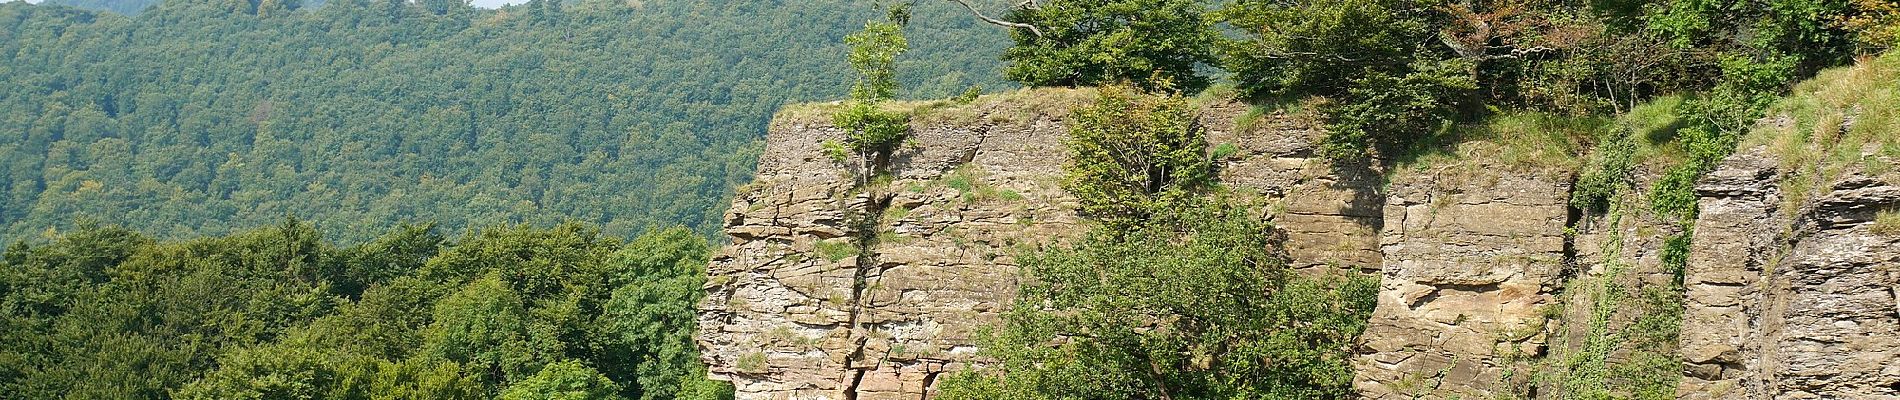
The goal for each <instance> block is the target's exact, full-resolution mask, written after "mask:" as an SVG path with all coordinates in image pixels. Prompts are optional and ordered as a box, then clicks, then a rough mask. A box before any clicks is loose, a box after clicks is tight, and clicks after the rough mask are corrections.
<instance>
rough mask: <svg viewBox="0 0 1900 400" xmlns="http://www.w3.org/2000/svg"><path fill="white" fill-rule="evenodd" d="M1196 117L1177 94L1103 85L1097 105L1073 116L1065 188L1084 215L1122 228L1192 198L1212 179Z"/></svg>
mask: <svg viewBox="0 0 1900 400" xmlns="http://www.w3.org/2000/svg"><path fill="white" fill-rule="evenodd" d="M1196 120H1197V118H1196V115H1195V111H1194V109H1193V107H1190V106H1188V104H1187V100H1186V99H1184V98H1182V97H1181V96H1180V95H1172V94H1168V95H1150V94H1144V93H1141V92H1139V91H1137V90H1135V89H1131V88H1128V87H1121V86H1109V87H1104V88H1102V89H1101V95H1100V96H1099V97H1098V98H1097V99H1096V101H1095V104H1093V105H1090V106H1088V107H1083V108H1081V109H1079V110H1076V111H1075V115H1074V118H1073V121H1074V122H1073V125H1071V128H1070V130H1069V139H1068V146H1069V150H1070V152H1071V157H1070V159H1069V164H1068V165H1067V166H1065V168H1064V169H1065V170H1066V171H1067V175H1066V176H1065V179H1064V180H1063V188H1064V189H1067V190H1068V191H1069V192H1071V193H1075V195H1076V198H1078V199H1079V200H1080V202H1081V208H1082V213H1083V214H1086V215H1088V216H1090V217H1094V218H1095V219H1096V220H1099V221H1101V222H1102V223H1103V224H1106V225H1109V226H1110V227H1112V228H1115V229H1122V230H1126V229H1128V228H1130V227H1132V226H1133V225H1135V224H1139V223H1141V222H1142V221H1144V220H1146V219H1148V217H1149V216H1150V215H1152V214H1153V213H1154V212H1155V211H1156V210H1158V209H1161V208H1166V207H1174V206H1176V204H1174V203H1178V202H1179V201H1181V200H1184V199H1189V198H1192V197H1194V196H1195V192H1197V191H1199V190H1201V189H1205V188H1207V187H1208V186H1209V185H1210V184H1211V178H1212V177H1213V164H1212V162H1211V161H1210V160H1209V159H1208V157H1207V154H1206V149H1207V138H1206V137H1205V133H1204V132H1203V131H1202V128H1201V126H1200V124H1199V123H1198V122H1197V121H1196Z"/></svg>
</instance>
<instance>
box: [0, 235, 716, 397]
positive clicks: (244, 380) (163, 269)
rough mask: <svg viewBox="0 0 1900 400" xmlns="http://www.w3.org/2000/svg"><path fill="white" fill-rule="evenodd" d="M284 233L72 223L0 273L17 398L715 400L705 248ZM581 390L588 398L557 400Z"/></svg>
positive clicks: (3, 344) (18, 250) (0, 325)
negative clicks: (699, 315)
mask: <svg viewBox="0 0 1900 400" xmlns="http://www.w3.org/2000/svg"><path fill="white" fill-rule="evenodd" d="M320 237H321V234H320V233H318V232H317V231H316V230H315V229H313V228H312V227H311V225H310V224H308V223H304V222H299V221H295V220H289V221H284V222H282V223H280V224H278V225H277V226H274V227H266V228H260V229H255V230H251V231H245V232H240V233H235V234H231V235H229V236H222V237H209V238H201V239H191V240H182V241H160V240H154V239H152V238H149V237H147V236H144V235H141V234H138V233H135V232H132V231H128V230H125V229H121V228H112V227H101V226H82V227H79V228H77V229H75V230H73V231H70V232H68V233H67V234H66V235H64V236H61V237H60V238H58V239H57V240H52V241H48V242H45V243H42V244H36V245H27V244H23V243H15V244H14V245H12V246H10V247H8V248H7V249H6V251H5V253H4V255H3V256H0V265H3V266H4V268H0V393H5V395H4V396H0V397H6V398H17V399H57V398H70V399H158V398H183V399H319V398H320V399H483V398H495V397H497V396H499V397H502V398H516V399H548V398H566V399H579V398H585V399H609V398H627V399H674V398H681V399H716V398H722V397H726V398H729V397H730V396H731V394H730V390H731V389H730V388H729V386H727V387H722V384H718V383H714V382H710V381H706V380H705V372H704V367H702V366H700V365H699V361H698V358H697V355H698V352H697V350H696V349H694V347H693V343H692V332H693V326H694V325H693V312H692V305H693V303H694V302H696V301H697V300H698V299H699V297H700V286H701V285H702V284H703V283H704V282H705V277H704V269H705V264H706V257H707V254H708V244H707V242H706V240H705V239H703V238H702V237H701V236H700V235H698V234H697V233H694V232H692V231H689V230H686V229H683V228H676V229H670V230H660V231H655V232H654V233H650V234H647V235H644V236H641V237H640V238H638V239H635V240H633V241H632V242H631V243H623V242H622V241H621V240H620V239H616V238H613V237H611V236H607V235H603V234H601V233H600V232H599V231H598V230H596V229H591V228H585V227H582V226H580V225H577V224H564V225H559V226H555V227H550V228H531V227H497V228H492V229H485V230H481V231H480V232H477V233H470V234H468V235H466V236H462V237H460V238H457V239H454V240H449V239H446V238H444V237H443V236H442V235H441V234H440V233H438V232H437V231H436V230H434V229H432V228H431V227H428V226H405V227H399V228H396V229H393V230H391V231H389V232H388V233H385V234H383V235H381V236H379V237H377V238H376V239H374V240H371V241H368V242H365V243H362V244H358V245H352V246H347V247H339V246H335V245H332V244H330V243H329V242H327V241H324V240H322V239H320ZM573 393H586V394H588V397H560V396H562V395H564V394H573Z"/></svg>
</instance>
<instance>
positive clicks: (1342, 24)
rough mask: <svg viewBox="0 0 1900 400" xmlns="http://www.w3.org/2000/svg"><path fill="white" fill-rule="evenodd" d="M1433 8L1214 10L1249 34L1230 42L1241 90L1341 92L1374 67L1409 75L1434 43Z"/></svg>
mask: <svg viewBox="0 0 1900 400" xmlns="http://www.w3.org/2000/svg"><path fill="white" fill-rule="evenodd" d="M1429 7H1431V3H1430V2H1427V1H1420V0H1346V1H1294V2H1281V1H1236V2H1233V3H1231V4H1229V5H1228V6H1226V7H1224V8H1222V9H1220V10H1219V11H1217V12H1216V13H1215V14H1214V15H1215V17H1216V18H1217V19H1219V20H1220V21H1222V22H1226V23H1228V24H1232V25H1233V26H1235V27H1236V28H1239V29H1240V30H1242V31H1243V32H1244V33H1245V34H1246V35H1247V36H1248V40H1246V41H1232V42H1228V43H1225V45H1224V46H1223V47H1222V53H1223V54H1222V55H1223V57H1222V58H1223V61H1224V62H1225V65H1224V66H1225V67H1226V68H1227V70H1228V71H1230V72H1233V74H1234V77H1233V79H1234V82H1235V87H1236V88H1237V89H1239V90H1240V93H1241V95H1243V96H1246V97H1263V96H1279V95H1286V94H1318V95H1334V96H1337V95H1344V94H1346V93H1347V91H1349V90H1351V89H1352V88H1353V87H1354V85H1353V84H1352V83H1353V81H1354V80H1356V79H1359V78H1360V77H1363V76H1367V75H1369V74H1372V73H1378V74H1381V75H1385V76H1388V77H1390V76H1404V75H1405V71H1406V69H1407V67H1408V65H1409V64H1410V63H1411V61H1410V60H1412V59H1413V58H1414V57H1415V56H1416V54H1418V53H1419V52H1420V51H1421V50H1423V49H1422V46H1424V45H1425V44H1427V43H1430V38H1431V35H1432V34H1433V32H1432V26H1431V21H1429V20H1427V19H1426V15H1428V14H1429V13H1428V12H1427V11H1426V10H1427V9H1429Z"/></svg>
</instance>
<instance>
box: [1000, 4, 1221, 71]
mask: <svg viewBox="0 0 1900 400" xmlns="http://www.w3.org/2000/svg"><path fill="white" fill-rule="evenodd" d="M1037 3H1038V4H1039V6H1038V7H1032V8H1019V9H1016V10H1015V11H1014V12H1012V13H1010V14H1009V15H1008V16H1007V17H1005V19H1006V20H1008V21H1010V22H1015V23H1022V24H1029V25H1032V26H1035V27H1037V30H1038V31H1040V32H1041V34H1039V35H1038V34H1036V33H1034V32H1032V31H1030V30H1027V29H1015V30H1013V31H1012V32H1011V37H1013V38H1015V40H1016V46H1014V47H1011V48H1009V49H1008V50H1007V51H1005V52H1003V59H1004V60H1006V61H1008V62H1009V67H1008V68H1007V69H1005V70H1004V72H1003V73H1004V75H1005V76H1007V77H1008V78H1009V79H1010V80H1014V81H1017V82H1022V83H1023V84H1026V85H1031V86H1102V85H1114V84H1123V83H1132V84H1134V85H1135V86H1137V87H1140V88H1142V89H1145V90H1162V89H1178V90H1183V91H1186V92H1189V93H1193V92H1199V91H1200V90H1201V89H1203V88H1206V87H1207V86H1208V84H1209V83H1210V82H1211V81H1210V80H1209V79H1208V78H1207V77H1206V76H1204V75H1202V74H1201V73H1200V72H1199V71H1197V70H1196V69H1197V68H1199V67H1201V66H1203V65H1211V64H1214V63H1215V59H1214V46H1215V43H1216V41H1218V40H1220V34H1219V32H1218V31H1216V30H1215V29H1214V27H1213V24H1212V23H1211V22H1210V21H1208V20H1207V19H1206V18H1205V17H1204V14H1206V12H1207V11H1206V6H1205V5H1203V2H1201V1H1196V0H1045V1H1039V2H1037Z"/></svg>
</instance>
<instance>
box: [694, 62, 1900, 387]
mask: <svg viewBox="0 0 1900 400" xmlns="http://www.w3.org/2000/svg"><path fill="white" fill-rule="evenodd" d="M1090 96H1092V93H1091V92H1088V91H1075V90H1037V91H1027V92H1021V93H1016V94H1010V95H1002V96H990V97H985V98H984V99H982V100H980V101H978V102H977V103H975V104H971V105H948V106H942V105H939V106H931V107H934V108H930V109H927V110H924V111H921V112H920V114H919V117H917V119H916V120H914V122H913V134H914V136H915V139H914V141H913V143H911V144H908V145H906V146H905V147H904V148H903V149H902V150H900V151H898V152H897V154H895V155H894V158H893V160H892V162H891V164H890V166H889V171H888V172H889V175H890V176H891V179H890V180H889V181H888V182H885V181H873V182H864V181H861V179H860V178H861V177H859V176H855V175H854V173H853V172H852V171H853V170H854V168H853V166H852V165H848V164H847V163H843V162H839V161H835V160H833V159H831V158H829V157H827V156H825V155H824V151H823V149H822V147H823V145H822V144H823V143H825V142H826V141H829V140H838V139H840V138H841V137H842V134H843V133H842V132H841V131H839V130H838V129H836V128H834V127H832V126H830V123H829V121H828V117H826V116H825V113H824V110H823V109H822V107H819V108H820V109H818V110H803V111H795V112H787V113H784V114H781V116H780V118H779V119H778V121H776V122H775V123H774V125H773V126H772V129H771V131H770V134H769V136H768V138H767V142H766V143H767V148H766V149H765V152H764V154H763V155H762V156H761V160H760V166H759V174H758V177H757V178H756V181H755V183H754V184H752V185H749V186H747V187H746V188H744V189H743V190H742V191H741V192H740V193H739V194H738V198H737V199H735V201H734V204H733V206H732V208H731V209H730V210H729V211H728V212H727V217H726V225H727V226H726V232H727V233H728V234H729V235H730V236H731V237H732V243H731V244H730V245H728V246H726V248H725V249H723V250H722V251H721V252H720V253H719V254H718V255H716V257H715V258H714V260H713V262H712V264H711V266H710V268H709V271H708V273H709V282H708V284H707V287H706V291H707V297H706V300H705V301H704V303H702V304H701V306H700V308H701V312H700V335H699V345H700V347H701V350H702V354H703V357H704V359H705V361H706V362H707V363H708V365H709V366H710V370H711V373H712V375H713V376H714V377H715V378H717V379H723V380H730V381H732V382H733V383H734V384H735V385H736V386H737V388H738V390H739V397H740V398H741V399H838V400H842V399H900V398H901V399H917V398H929V397H930V396H931V395H932V393H934V392H933V390H934V384H935V382H936V378H937V377H938V376H940V375H941V374H942V373H944V372H946V371H950V370H955V369H958V368H966V367H968V366H970V365H971V364H973V363H980V362H981V359H979V358H977V351H978V349H977V347H976V342H975V339H974V337H973V336H974V332H975V331H976V330H977V329H980V328H981V327H983V326H987V325H989V324H992V323H994V322H995V321H996V319H997V315H998V313H999V312H1000V311H1001V310H1002V309H1003V308H1005V307H1006V306H1007V305H1008V304H1009V302H1010V301H1011V299H1012V297H1013V296H1014V290H1015V287H1016V285H1017V281H1016V279H1017V265H1016V264H1015V260H1014V259H1013V258H1012V257H1011V255H1012V254H1013V253H1014V252H1015V251H1017V250H1018V249H1022V248H1026V247H1027V246H1032V245H1035V244H1038V243H1048V242H1049V241H1059V240H1063V239H1064V238H1068V237H1073V236H1074V235H1076V234H1079V233H1081V232H1082V231H1083V230H1084V229H1085V227H1084V226H1083V225H1082V222H1081V220H1080V219H1079V218H1078V217H1077V216H1076V215H1075V214H1074V212H1073V209H1074V201H1075V199H1074V198H1073V197H1071V196H1070V195H1068V194H1067V193H1066V192H1064V191H1063V190H1062V189H1061V188H1060V187H1059V183H1058V181H1057V180H1058V179H1059V177H1060V176H1061V168H1062V163H1063V162H1064V161H1065V156H1066V151H1065V148H1064V146H1063V145H1062V142H1061V141H1062V138H1063V137H1064V136H1065V135H1066V132H1067V127H1066V125H1065V124H1064V123H1065V119H1066V118H1067V116H1068V115H1069V112H1070V110H1072V109H1073V108H1074V107H1076V106H1079V105H1081V104H1084V103H1085V102H1086V101H1088V99H1089V98H1090ZM1202 110H1203V113H1202V118H1203V123H1204V124H1205V125H1206V127H1207V128H1208V139H1209V140H1208V141H1209V142H1210V144H1212V145H1215V146H1220V145H1231V146H1232V147H1233V148H1234V149H1236V150H1237V152H1236V153H1235V154H1234V155H1233V156H1232V157H1229V158H1228V159H1226V160H1222V161H1221V162H1222V165H1221V170H1220V180H1221V181H1222V182H1223V184H1225V185H1227V186H1229V187H1233V188H1237V189H1239V190H1241V191H1245V192H1250V193H1254V194H1257V195H1259V196H1260V197H1261V198H1263V199H1265V200H1267V201H1268V202H1269V204H1272V206H1271V210H1270V211H1271V212H1270V215H1271V218H1272V219H1273V220H1274V222H1275V225H1276V227H1277V228H1278V229H1280V230H1281V232H1279V233H1280V234H1282V235H1283V236H1282V238H1283V239H1284V248H1285V250H1286V252H1287V254H1288V256H1289V258H1290V261H1291V263H1292V265H1293V266H1294V267H1296V268H1300V269H1302V270H1305V271H1327V270H1336V269H1358V270H1362V271H1366V272H1369V273H1378V274H1380V275H1381V277H1382V290H1381V293H1380V294H1379V298H1378V308H1377V310H1376V311H1375V313H1374V316H1373V318H1372V320H1371V321H1369V324H1368V330H1367V331H1366V332H1365V334H1364V335H1362V337H1361V339H1360V341H1359V342H1360V344H1359V346H1357V347H1356V348H1355V349H1353V350H1354V352H1355V353H1356V356H1355V359H1354V365H1355V368H1356V369H1357V370H1358V374H1357V376H1356V377H1355V379H1354V386H1355V388H1356V389H1357V391H1358V392H1359V393H1360V394H1361V395H1362V396H1363V397H1367V398H1428V399H1448V398H1464V399H1472V398H1564V397H1565V396H1567V394H1576V393H1582V392H1588V391H1590V390H1592V389H1593V386H1601V385H1600V384H1599V383H1598V382H1604V381H1606V380H1618V379H1620V380H1632V379H1635V380H1651V381H1655V382H1663V383H1667V382H1676V381H1677V379H1676V378H1677V377H1675V376H1634V377H1632V376H1623V375H1628V374H1627V373H1624V372H1618V371H1619V370H1617V369H1616V368H1617V367H1616V366H1617V365H1624V364H1642V363H1649V364H1652V365H1662V368H1661V370H1668V371H1675V370H1678V369H1677V368H1674V367H1673V365H1678V364H1680V365H1682V366H1683V367H1682V368H1681V369H1680V370H1683V371H1684V372H1683V374H1684V375H1683V376H1682V377H1681V379H1680V388H1679V390H1677V391H1675V392H1676V393H1679V394H1680V396H1681V397H1684V398H1735V399H1767V398H1881V397H1880V396H1900V361H1896V360H1900V294H1896V289H1895V288H1896V286H1897V285H1900V239H1896V238H1895V237H1893V236H1885V235H1882V234H1877V233H1874V232H1873V231H1874V230H1875V229H1874V228H1872V227H1871V226H1872V225H1873V223H1872V222H1870V221H1872V220H1873V219H1874V215H1875V213H1876V211H1877V210H1880V209H1883V208H1884V207H1892V206H1894V205H1896V204H1900V184H1896V183H1895V182H1896V180H1895V179H1892V178H1891V176H1890V175H1891V174H1889V177H1887V178H1880V177H1871V176H1870V175H1867V174H1848V175H1847V178H1844V179H1843V180H1839V181H1838V182H1832V183H1830V186H1828V190H1824V191H1822V192H1824V193H1822V194H1820V195H1816V196H1814V199H1815V200H1812V201H1809V202H1804V203H1801V205H1799V206H1794V207H1790V206H1788V205H1786V204H1785V203H1787V202H1786V201H1784V199H1783V198H1782V195H1781V194H1779V192H1778V190H1779V189H1778V183H1780V182H1781V180H1782V179H1783V177H1782V176H1781V175H1780V174H1779V173H1778V172H1777V171H1776V169H1775V165H1777V161H1776V160H1773V159H1772V157H1769V156H1767V155H1765V154H1764V153H1763V152H1761V151H1759V150H1756V151H1750V152H1743V153H1742V154H1738V155H1737V156H1736V157H1734V158H1733V159H1731V160H1730V161H1729V162H1728V163H1727V164H1725V165H1724V166H1723V168H1722V169H1721V170H1720V171H1717V172H1716V173H1714V174H1712V175H1711V176H1710V177H1708V178H1707V179H1705V180H1704V181H1703V182H1702V183H1701V184H1700V185H1699V187H1698V189H1699V190H1698V194H1699V195H1700V196H1701V205H1702V210H1703V211H1702V216H1701V220H1699V221H1697V229H1696V230H1695V231H1694V243H1695V247H1694V248H1693V249H1692V252H1691V254H1690V262H1689V264H1690V266H1689V268H1688V270H1687V271H1683V274H1682V276H1681V279H1682V280H1683V283H1684V287H1685V288H1686V291H1682V292H1679V291H1676V290H1675V289H1674V288H1675V287H1676V286H1675V280H1676V279H1677V277H1678V276H1677V274H1676V273H1675V272H1673V271H1669V270H1667V269H1666V268H1665V267H1664V263H1663V262H1662V260H1661V255H1660V254H1661V253H1662V251H1661V249H1662V248H1663V247H1664V246H1665V242H1664V239H1665V238H1667V237H1670V236H1672V235H1674V234H1676V233H1677V230H1676V229H1677V228H1676V227H1675V224H1672V223H1666V222H1665V221H1663V220H1664V219H1665V218H1659V217H1654V216H1650V215H1648V213H1647V212H1645V211H1644V210H1646V209H1645V208H1644V207H1646V206H1644V205H1642V204H1643V203H1642V202H1641V201H1637V200H1628V199H1626V200H1625V201H1623V202H1622V204H1619V205H1618V207H1621V208H1619V209H1620V210H1623V211H1619V212H1612V213H1609V214H1607V215H1605V214H1593V213H1587V212H1582V211H1580V210H1577V209H1574V208H1572V207H1571V205H1570V204H1569V199H1570V192H1571V188H1570V185H1571V182H1572V181H1573V180H1574V179H1575V178H1574V173H1573V172H1570V171H1567V170H1564V169H1561V168H1544V169H1538V168H1519V167H1514V166H1509V165H1499V164H1495V163H1494V161H1491V160H1486V159H1485V157H1482V156H1467V157H1464V161H1457V162H1454V163H1452V164H1449V165H1440V166H1436V167H1429V168H1421V169H1413V170H1404V171H1380V170H1376V169H1374V168H1372V167H1368V166H1364V165H1336V164H1333V163H1330V162H1327V161H1326V160H1324V159H1321V158H1319V157H1317V156H1316V155H1315V145H1314V144H1315V142H1316V141H1317V140H1318V139H1319V138H1320V135H1321V131H1320V130H1318V129H1316V128H1314V127H1312V126H1310V125H1308V124H1306V123H1304V122H1302V119H1300V118H1293V117H1289V116H1285V115H1280V114H1266V115H1249V113H1248V112H1247V107H1246V106H1245V105H1242V104H1238V103H1234V102H1218V101H1216V102H1211V103H1210V104H1205V105H1203V106H1202ZM1639 175H1645V176H1647V174H1639ZM1637 184H1638V188H1637V189H1636V192H1638V193H1641V192H1646V190H1644V188H1645V187H1646V184H1645V183H1644V181H1643V177H1642V176H1639V177H1638V182H1637ZM1896 229H1900V228H1896ZM1685 297H1686V298H1685ZM1672 310H1680V311H1681V313H1682V316H1681V317H1680V323H1681V329H1680V331H1681V334H1680V342H1679V343H1678V342H1677V337H1676V335H1675V332H1676V331H1675V330H1674V328H1673V327H1672V325H1671V324H1674V323H1676V322H1677V321H1678V318H1677V317H1676V314H1674V313H1673V312H1674V311H1672ZM1659 323H1660V324H1662V325H1663V326H1664V328H1662V331H1664V333H1665V334H1659V335H1650V336H1642V335H1634V334H1632V333H1630V331H1636V330H1638V329H1629V328H1631V327H1637V326H1643V327H1648V328H1646V329H1652V330H1654V329H1655V326H1657V324H1659ZM1678 344H1679V345H1680V350H1679V351H1678V349H1677V347H1678ZM1685 362H1686V363H1685ZM1578 369H1582V370H1583V371H1582V372H1578V371H1576V370H1578ZM1604 371H1609V372H1604ZM1619 374H1622V375H1619ZM1573 375H1575V376H1573ZM1540 378H1544V379H1540ZM1622 383H1627V382H1622ZM1668 391H1669V390H1667V389H1666V388H1665V389H1664V393H1667V392H1668ZM1616 394H1617V395H1631V393H1616Z"/></svg>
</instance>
